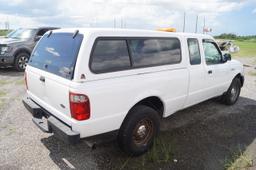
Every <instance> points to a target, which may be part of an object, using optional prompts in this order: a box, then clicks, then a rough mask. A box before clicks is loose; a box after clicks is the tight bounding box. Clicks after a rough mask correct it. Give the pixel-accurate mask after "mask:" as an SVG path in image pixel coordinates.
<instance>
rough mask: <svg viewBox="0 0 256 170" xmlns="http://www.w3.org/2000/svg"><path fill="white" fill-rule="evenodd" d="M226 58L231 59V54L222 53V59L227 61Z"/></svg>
mask: <svg viewBox="0 0 256 170" xmlns="http://www.w3.org/2000/svg"><path fill="white" fill-rule="evenodd" d="M228 60H231V54H229V53H226V54H224V55H223V61H224V62H227V61H228Z"/></svg>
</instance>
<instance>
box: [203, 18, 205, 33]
mask: <svg viewBox="0 0 256 170" xmlns="http://www.w3.org/2000/svg"><path fill="white" fill-rule="evenodd" d="M203 33H204V34H205V17H204V28H203Z"/></svg>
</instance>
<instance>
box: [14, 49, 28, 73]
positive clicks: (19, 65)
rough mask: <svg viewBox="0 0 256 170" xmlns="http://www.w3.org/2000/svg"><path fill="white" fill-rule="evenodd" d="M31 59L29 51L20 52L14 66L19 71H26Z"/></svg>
mask: <svg viewBox="0 0 256 170" xmlns="http://www.w3.org/2000/svg"><path fill="white" fill-rule="evenodd" d="M28 60H29V54H28V53H24V52H23V53H19V54H18V55H17V56H16V58H15V62H14V67H15V69H16V70H17V71H24V70H25V69H26V66H27V63H28Z"/></svg>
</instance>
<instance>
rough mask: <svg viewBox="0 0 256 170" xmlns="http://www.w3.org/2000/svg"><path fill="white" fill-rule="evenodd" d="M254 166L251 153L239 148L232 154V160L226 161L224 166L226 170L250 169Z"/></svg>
mask: <svg viewBox="0 0 256 170" xmlns="http://www.w3.org/2000/svg"><path fill="white" fill-rule="evenodd" d="M253 166H254V164H253V159H252V158H251V157H250V156H249V155H247V154H245V153H244V152H242V151H241V150H239V151H238V152H235V153H234V154H233V155H232V157H231V159H230V160H228V161H226V163H225V167H224V168H225V169H226V170H240V169H248V168H250V167H253Z"/></svg>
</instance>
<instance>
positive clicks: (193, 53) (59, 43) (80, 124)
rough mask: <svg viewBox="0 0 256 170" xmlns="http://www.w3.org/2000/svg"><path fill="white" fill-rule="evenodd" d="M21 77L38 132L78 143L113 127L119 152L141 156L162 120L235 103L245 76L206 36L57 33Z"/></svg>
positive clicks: (113, 31) (48, 36) (91, 31)
mask: <svg viewBox="0 0 256 170" xmlns="http://www.w3.org/2000/svg"><path fill="white" fill-rule="evenodd" d="M25 80H26V86H27V97H26V98H24V100H23V103H24V105H25V106H26V108H27V109H28V110H30V112H31V113H32V115H33V121H34V123H35V124H36V125H37V126H38V127H39V128H41V129H42V130H43V131H45V132H48V133H54V135H56V136H57V137H59V138H61V139H63V140H64V141H67V142H69V143H77V142H79V140H80V139H82V138H86V137H90V136H95V135H98V134H103V133H106V132H111V131H115V130H118V135H117V139H118V143H119V145H120V147H121V148H122V150H124V151H125V152H127V153H128V154H132V155H140V154H142V153H144V152H146V151H147V150H148V149H149V148H150V147H151V146H152V144H153V140H154V138H155V137H156V135H157V133H158V131H159V124H160V120H161V118H164V117H167V116H169V115H171V114H173V113H175V112H177V111H178V110H181V109H184V108H187V107H189V106H192V105H195V104H197V103H200V102H202V101H205V100H207V99H210V98H213V97H216V96H221V98H222V101H223V102H224V103H225V104H228V105H231V104H234V103H235V102H236V101H237V99H238V97H239V94H240V88H241V87H242V86H243V82H244V77H243V66H242V64H241V63H240V62H238V61H236V60H231V57H230V55H228V54H226V55H222V53H221V51H220V49H219V48H218V46H217V44H216V43H215V41H214V39H213V38H212V37H211V36H209V35H200V34H185V33H170V32H162V31H145V30H125V29H60V30H53V31H50V32H47V33H46V34H45V35H44V36H43V38H42V39H41V40H40V41H39V43H38V44H37V46H36V47H35V49H34V51H33V53H32V55H31V58H30V61H29V63H28V66H27V68H26V72H25ZM192 116H193V115H192Z"/></svg>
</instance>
